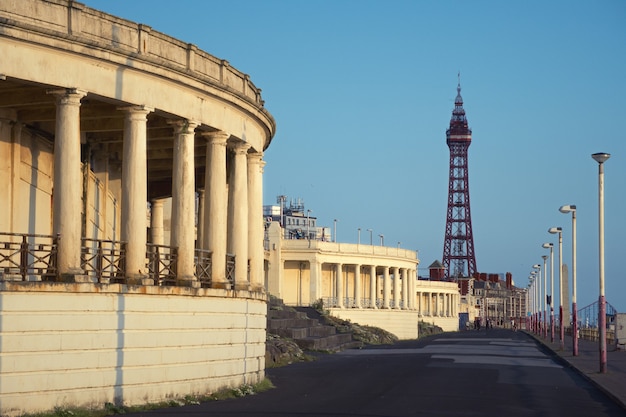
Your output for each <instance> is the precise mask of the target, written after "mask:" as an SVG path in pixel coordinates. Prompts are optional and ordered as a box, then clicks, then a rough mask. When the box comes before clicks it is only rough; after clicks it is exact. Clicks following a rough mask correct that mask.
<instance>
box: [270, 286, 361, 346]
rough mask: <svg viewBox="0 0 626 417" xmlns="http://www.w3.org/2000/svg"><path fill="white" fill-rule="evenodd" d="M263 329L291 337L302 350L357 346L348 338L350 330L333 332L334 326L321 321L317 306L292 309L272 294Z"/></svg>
mask: <svg viewBox="0 0 626 417" xmlns="http://www.w3.org/2000/svg"><path fill="white" fill-rule="evenodd" d="M267 331H268V333H271V334H275V335H278V336H280V337H284V338H289V339H292V340H293V341H294V342H295V343H296V344H297V345H298V346H299V347H300V348H301V349H303V350H319V351H331V352H338V351H341V350H344V349H350V348H355V347H359V346H361V343H360V342H356V341H353V340H352V333H337V330H336V329H335V327H333V326H328V325H324V324H322V323H321V316H320V314H319V312H317V310H315V309H313V308H309V307H298V308H297V309H294V308H291V307H287V306H285V305H284V304H282V301H280V300H277V299H274V298H273V299H272V300H271V301H270V303H269V304H268V311H267Z"/></svg>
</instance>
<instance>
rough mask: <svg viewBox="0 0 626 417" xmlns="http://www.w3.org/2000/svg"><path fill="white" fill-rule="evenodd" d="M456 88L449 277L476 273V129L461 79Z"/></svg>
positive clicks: (446, 254) (446, 253)
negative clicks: (471, 155)
mask: <svg viewBox="0 0 626 417" xmlns="http://www.w3.org/2000/svg"><path fill="white" fill-rule="evenodd" d="M456 91H457V95H456V99H455V100H454V110H453V111H452V118H451V119H450V128H449V129H448V130H447V131H446V143H447V144H448V148H450V178H449V183H448V210H447V214H446V234H445V240H444V244H443V261H442V263H443V266H444V269H445V271H444V277H445V279H446V280H457V279H458V278H459V277H471V276H473V275H474V274H475V273H476V256H475V255H474V235H473V234H472V216H471V214H470V196H469V180H468V172H467V149H468V148H469V146H470V143H471V142H472V130H471V129H470V128H469V127H468V126H467V118H466V117H465V110H464V109H463V98H462V97H461V81H460V80H459V84H458V85H457V88H456Z"/></svg>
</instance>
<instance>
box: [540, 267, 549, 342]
mask: <svg viewBox="0 0 626 417" xmlns="http://www.w3.org/2000/svg"><path fill="white" fill-rule="evenodd" d="M541 259H543V338H544V339H547V338H548V322H547V321H548V307H547V303H548V269H547V268H546V260H547V259H548V255H542V256H541Z"/></svg>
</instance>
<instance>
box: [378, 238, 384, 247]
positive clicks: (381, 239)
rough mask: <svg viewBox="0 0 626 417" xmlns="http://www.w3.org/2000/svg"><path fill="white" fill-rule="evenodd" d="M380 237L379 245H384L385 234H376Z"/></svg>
mask: <svg viewBox="0 0 626 417" xmlns="http://www.w3.org/2000/svg"><path fill="white" fill-rule="evenodd" d="M378 237H380V246H385V235H378Z"/></svg>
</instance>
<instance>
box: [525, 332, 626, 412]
mask: <svg viewBox="0 0 626 417" xmlns="http://www.w3.org/2000/svg"><path fill="white" fill-rule="evenodd" d="M528 334H529V335H531V336H532V337H534V338H535V339H536V340H537V341H538V342H540V343H542V344H543V345H544V346H545V347H546V348H548V349H549V350H551V351H552V352H553V353H554V354H555V356H557V357H558V359H560V360H561V361H562V362H563V363H564V364H565V365H567V366H569V367H571V368H573V369H574V370H576V371H578V373H580V374H581V375H582V376H583V377H585V378H586V379H587V380H588V381H589V382H591V383H592V384H593V385H595V386H596V387H598V388H599V389H600V390H601V391H603V392H604V393H605V394H607V395H608V396H609V397H611V398H612V399H613V400H614V401H616V402H617V403H618V404H620V405H621V406H622V408H624V409H625V410H626V350H623V349H621V350H620V349H617V347H616V346H615V345H609V344H607V354H606V357H607V358H606V365H607V372H606V373H600V344H599V342H592V341H590V340H583V339H578V355H577V356H574V354H573V348H572V346H573V340H572V336H571V335H565V338H564V340H563V342H564V349H561V342H560V339H559V334H558V333H557V334H555V336H554V342H550V335H548V338H547V339H544V337H543V336H540V335H536V334H533V333H530V332H529V333H528Z"/></svg>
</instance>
